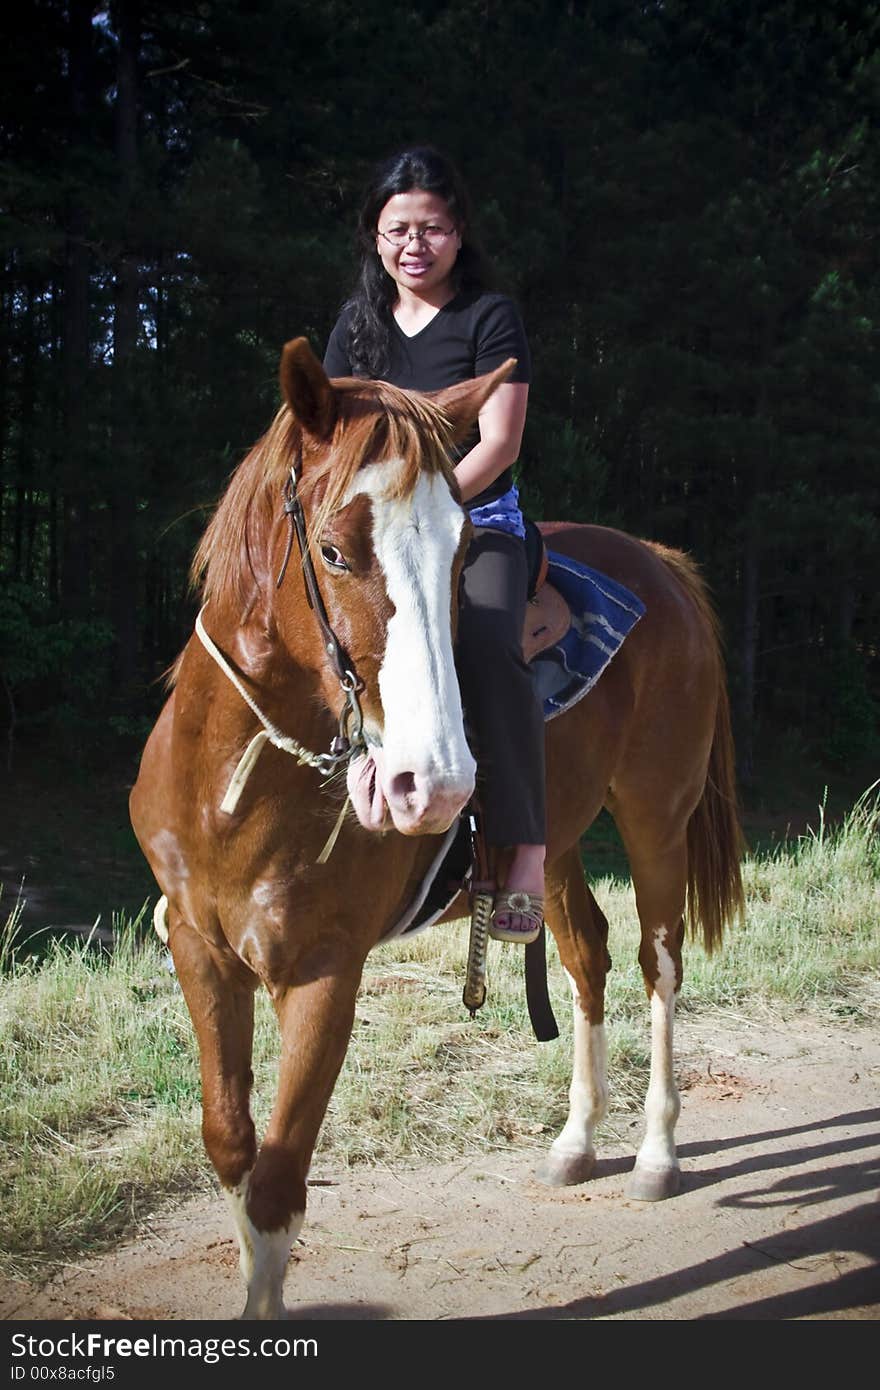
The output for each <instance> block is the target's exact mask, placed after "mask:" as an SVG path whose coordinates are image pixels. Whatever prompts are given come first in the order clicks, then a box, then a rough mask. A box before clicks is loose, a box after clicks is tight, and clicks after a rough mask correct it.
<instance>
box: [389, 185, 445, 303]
mask: <svg viewBox="0 0 880 1390" xmlns="http://www.w3.org/2000/svg"><path fill="white" fill-rule="evenodd" d="M395 232H396V233H402V232H409V233H410V234H412V233H414V232H424V233H425V234H426V235H424V236H418V237H417V236H413V235H410V237H409V239H408V240H406V241H405V242H404V243H403V245H401V246H395V245H393V244H392V243H391V242H390V241H388V240H387V239H386V238H387V236H388V235H390V234H393V233H395ZM383 233H385V235H383ZM443 233H448V235H443ZM376 250H377V251H378V252H379V255H380V256H381V258H382V264H383V265H384V267H385V269H386V270H387V272H388V274H389V275H390V276H391V278H392V280H394V281H396V282H397V285H398V286H399V288H401V289H407V290H411V291H412V292H413V293H414V294H417V295H420V296H422V295H424V294H425V293H426V292H430V293H435V292H436V291H437V290H444V289H447V288H449V287H450V286H449V279H450V276H451V275H452V267H453V266H454V265H455V260H456V257H457V256H458V253H459V251H460V250H461V233H460V232H459V229H458V228H457V227H456V225H455V220H454V218H453V216H452V214H451V212H450V211H449V204H448V203H447V202H446V199H445V198H438V197H437V195H436V194H434V193H423V192H422V191H421V190H420V189H414V190H413V191H412V192H410V193H396V194H395V195H394V197H393V198H389V199H388V202H387V203H386V204H385V206H384V207H383V209H382V211H381V212H380V213H379V221H378V224H377V235H376Z"/></svg>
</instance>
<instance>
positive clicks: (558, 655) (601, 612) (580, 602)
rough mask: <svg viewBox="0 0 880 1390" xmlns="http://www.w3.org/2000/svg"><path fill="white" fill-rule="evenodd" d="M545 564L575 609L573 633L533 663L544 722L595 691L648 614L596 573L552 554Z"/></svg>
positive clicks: (632, 597) (629, 595)
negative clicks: (542, 705) (601, 678)
mask: <svg viewBox="0 0 880 1390" xmlns="http://www.w3.org/2000/svg"><path fill="white" fill-rule="evenodd" d="M547 561H548V569H547V578H548V580H549V581H550V583H551V584H552V585H553V587H554V588H556V589H558V590H559V592H560V593H561V594H562V597H563V598H564V599H565V601H566V603H567V604H568V606H569V608H570V609H571V627H570V628H569V629H568V632H567V633H566V634H565V636H564V637H563V638H562V639H561V641H559V642H557V643H556V645H555V646H553V647H548V648H547V649H546V650H545V651H543V652H539V653H538V655H537V656H536V657H535V659H534V661H533V662H532V667H533V669H534V672H535V682H536V686H537V690H538V694H539V696H540V698H541V699H542V701H543V704H544V718H545V720H547V719H554V718H555V717H556V715H558V714H562V713H563V712H564V711H565V710H567V709H571V706H572V705H574V704H577V702H578V700H580V699H582V698H583V697H584V695H586V694H587V691H589V690H592V688H593V686H594V685H595V684H596V681H597V680H598V679H599V677H600V676H601V674H602V672H603V671H604V670H605V667H606V666H607V665H608V663H609V661H611V659H612V657H614V656H615V655H616V654H617V652H618V651H619V650H620V648H621V646H622V644H623V642H624V640H625V638H626V637H627V636H628V635H629V633H630V632H631V631H632V629H633V628H634V627H635V625H636V623H637V622H638V621H639V619H640V618H641V617H642V616H643V614H644V612H645V605H644V604H643V603H642V601H641V599H639V598H636V596H635V594H632V593H630V591H629V589H625V588H624V587H623V585H622V584H618V583H617V581H616V580H614V579H609V578H608V576H607V575H604V574H599V572H598V570H593V569H590V567H589V566H588V565H582V564H579V563H578V561H577V560H571V559H569V557H568V556H567V555H559V554H557V553H556V551H553V550H548V552H547Z"/></svg>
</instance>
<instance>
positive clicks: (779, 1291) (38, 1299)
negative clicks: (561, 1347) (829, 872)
mask: <svg viewBox="0 0 880 1390" xmlns="http://www.w3.org/2000/svg"><path fill="white" fill-rule="evenodd" d="M678 1057H679V1066H678V1074H679V1079H680V1084H681V1086H682V1099H683V1109H682V1116H681V1120H680V1122H679V1130H678V1134H679V1145H680V1155H681V1161H682V1191H681V1194H680V1195H679V1196H678V1197H677V1198H675V1199H673V1200H671V1201H667V1202H663V1203H659V1204H655V1205H650V1204H645V1203H639V1202H633V1201H629V1200H628V1199H627V1198H626V1196H625V1193H624V1186H625V1179H626V1174H627V1172H628V1170H629V1168H630V1166H631V1164H632V1156H633V1152H634V1149H635V1146H636V1144H637V1142H638V1138H639V1132H640V1129H641V1125H640V1122H639V1121H638V1120H634V1119H633V1120H630V1119H624V1120H622V1121H619V1122H618V1124H617V1125H616V1127H615V1128H616V1132H617V1133H618V1135H621V1136H623V1139H624V1140H625V1142H622V1141H619V1140H617V1141H613V1142H611V1143H610V1144H607V1145H606V1146H605V1147H604V1148H603V1150H602V1153H601V1158H600V1162H599V1165H598V1169H597V1174H596V1176H595V1178H594V1179H593V1180H592V1181H591V1182H589V1183H586V1184H583V1185H581V1186H579V1187H573V1188H568V1189H550V1188H546V1187H542V1186H541V1185H540V1184H539V1183H538V1182H537V1181H536V1180H535V1178H534V1176H533V1171H534V1167H535V1162H536V1158H537V1157H538V1155H536V1153H535V1152H534V1151H529V1152H523V1151H517V1150H512V1151H510V1152H508V1153H504V1154H499V1153H497V1152H494V1153H488V1154H486V1155H485V1156H482V1157H475V1158H469V1159H461V1160H459V1161H457V1162H453V1163H448V1164H445V1165H443V1166H441V1167H424V1166H419V1167H408V1168H399V1169H397V1170H395V1171H391V1169H389V1168H380V1169H369V1170H368V1169H358V1170H355V1171H354V1172H353V1173H349V1172H345V1171H336V1170H334V1169H332V1168H330V1167H327V1166H325V1167H320V1168H317V1169H316V1170H315V1171H314V1172H313V1174H312V1181H311V1183H310V1206H309V1214H308V1218H307V1222H306V1225H305V1227H304V1230H303V1235H302V1239H301V1241H300V1242H299V1243H298V1244H297V1246H296V1247H295V1250H294V1257H293V1258H292V1260H291V1264H290V1268H289V1273H288V1278H287V1283H286V1286H285V1293H286V1299H287V1304H288V1308H289V1313H290V1317H291V1318H294V1319H305V1320H315V1319H318V1320H325V1319H360V1320H370V1319H376V1320H412V1319H493V1320H494V1319H524V1320H535V1319H539V1320H547V1319H575V1320H586V1319H594V1318H598V1319H710V1320H711V1319H831V1318H833V1319H839V1318H848V1319H876V1318H877V1317H878V1313H880V1203H878V1175H880V1105H878V1083H880V1039H878V1037H877V1034H876V1033H875V1032H873V1031H869V1030H867V1029H856V1028H848V1027H846V1026H845V1025H843V1026H840V1027H835V1028H834V1029H832V1030H827V1029H824V1028H821V1027H819V1026H818V1025H816V1024H814V1023H811V1022H808V1021H804V1020H799V1021H796V1022H794V1023H792V1024H790V1025H787V1024H783V1023H779V1022H772V1023H770V1022H763V1023H756V1022H755V1021H754V1020H752V1021H748V1020H745V1019H743V1020H742V1021H741V1023H736V1022H734V1023H731V1021H730V1020H729V1019H726V1020H725V1022H724V1025H723V1026H722V1027H715V1026H713V1023H712V1021H711V1020H708V1021H707V1020H706V1019H705V1018H703V1019H700V1020H698V1021H697V1022H688V1021H685V1022H684V1023H683V1025H682V1026H680V1028H679V1030H678ZM549 1137H550V1136H548V1139H549ZM242 1304H243V1297H242V1291H241V1287H240V1283H239V1276H238V1270H237V1252H236V1249H235V1246H234V1244H233V1241H232V1238H231V1235H230V1231H229V1228H228V1226H227V1222H226V1216H225V1210H224V1206H223V1203H222V1200H221V1199H220V1198H219V1197H217V1198H216V1199H210V1200H199V1201H195V1202H191V1203H189V1204H188V1205H185V1206H183V1207H180V1208H179V1209H177V1210H174V1211H171V1212H168V1213H166V1214H164V1215H162V1216H161V1217H160V1218H157V1219H156V1220H155V1221H154V1222H153V1223H152V1224H151V1225H150V1226H149V1227H148V1228H147V1229H145V1230H144V1231H143V1232H142V1233H141V1234H140V1235H139V1237H138V1238H137V1239H136V1240H134V1241H132V1242H131V1243H130V1244H127V1245H125V1246H123V1247H121V1248H120V1249H119V1250H118V1251H117V1252H116V1253H115V1254H113V1255H112V1256H105V1257H103V1258H101V1259H97V1260H92V1261H89V1262H87V1263H83V1264H81V1265H78V1266H76V1267H68V1268H66V1269H65V1270H64V1271H63V1272H62V1273H61V1274H59V1275H58V1276H57V1277H56V1278H54V1279H53V1280H52V1281H51V1282H50V1283H49V1284H47V1285H46V1286H45V1287H42V1288H35V1287H29V1286H27V1285H22V1284H13V1285H7V1286H6V1287H4V1288H3V1289H2V1291H0V1316H2V1318H4V1319H7V1320H13V1321H23V1320H27V1321H31V1320H41V1319H88V1320H95V1319H98V1320H103V1319H118V1318H131V1319H136V1320H176V1319H212V1320H213V1319H227V1318H234V1317H236V1316H237V1315H238V1314H239V1312H240V1311H241V1307H242Z"/></svg>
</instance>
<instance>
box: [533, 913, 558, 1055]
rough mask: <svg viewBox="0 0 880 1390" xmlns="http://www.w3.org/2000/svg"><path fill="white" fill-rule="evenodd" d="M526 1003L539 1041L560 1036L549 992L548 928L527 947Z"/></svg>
mask: <svg viewBox="0 0 880 1390" xmlns="http://www.w3.org/2000/svg"><path fill="white" fill-rule="evenodd" d="M525 952H526V959H525V972H526V1004H527V1005H528V1009H529V1018H530V1019H531V1021H532V1030H533V1031H534V1034H535V1037H536V1038H537V1039H538V1042H552V1041H553V1039H554V1038H558V1037H559V1027H558V1025H557V1023H556V1019H555V1018H554V1016H553V1008H552V1005H551V1003H550V995H549V993H548V992H547V928H546V927H542V928H541V930H540V933H539V934H538V936H536V937H535V940H534V941H530V942H529V944H528V946H526V948H525Z"/></svg>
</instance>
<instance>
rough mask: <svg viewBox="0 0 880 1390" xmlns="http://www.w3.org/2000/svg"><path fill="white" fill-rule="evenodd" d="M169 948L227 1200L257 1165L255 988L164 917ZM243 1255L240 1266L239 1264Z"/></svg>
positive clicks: (229, 962) (211, 1150) (232, 961)
mask: <svg viewBox="0 0 880 1390" xmlns="http://www.w3.org/2000/svg"><path fill="white" fill-rule="evenodd" d="M169 926H170V935H169V945H170V948H171V954H172V956H173V959H174V967H175V970H176V971H177V978H178V980H179V981H180V986H181V989H182V990H183V997H184V999H185V1000H186V1005H187V1008H188V1009H189V1013H190V1017H191V1018H192V1021H193V1026H194V1028H195V1032H196V1038H197V1040H198V1044H199V1065H200V1069H201V1077H202V1138H203V1140H204V1144H205V1149H206V1151H207V1154H208V1157H209V1159H210V1160H211V1163H212V1164H213V1166H214V1170H215V1172H216V1173H217V1176H218V1178H219V1179H220V1183H221V1186H222V1187H223V1190H224V1191H225V1192H226V1194H227V1196H229V1197H230V1199H231V1200H233V1202H234V1200H235V1199H234V1196H233V1194H235V1193H236V1192H238V1191H239V1190H240V1188H241V1185H242V1183H243V1182H244V1181H246V1178H247V1174H248V1173H249V1172H250V1171H251V1169H252V1168H253V1166H254V1163H255V1161H256V1156H257V1142H256V1135H255V1132H254V1124H253V1120H252V1119H251V1113H250V1091H251V1085H252V1082H253V1072H252V1070H251V1053H252V1048H253V1033H254V992H255V990H256V987H257V984H258V983H259V982H258V980H257V977H256V976H255V975H254V974H252V972H251V971H250V970H248V969H247V968H246V967H245V966H244V965H242V963H241V961H239V960H238V958H237V957H236V956H234V955H233V954H232V952H231V951H229V950H222V949H220V948H218V947H216V946H212V945H210V944H208V942H206V941H205V940H204V938H203V937H202V936H200V935H199V933H198V932H196V931H195V930H194V929H193V928H192V927H191V926H189V924H188V923H186V922H184V921H182V920H180V919H179V918H177V919H175V914H174V913H173V911H172V913H171V917H170V922H169ZM244 1259H245V1257H244V1252H242V1263H243V1264H244Z"/></svg>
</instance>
